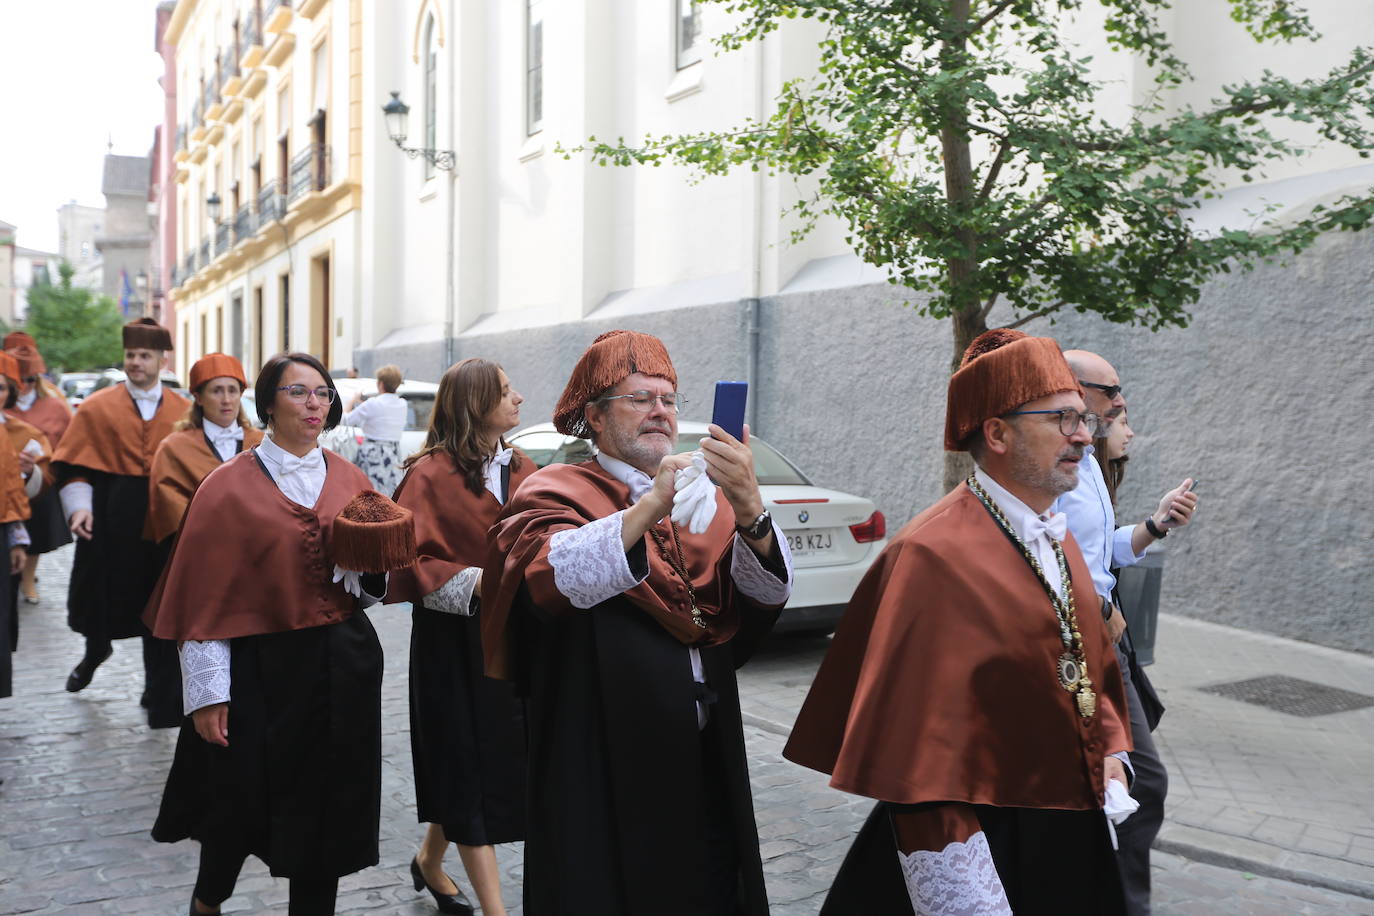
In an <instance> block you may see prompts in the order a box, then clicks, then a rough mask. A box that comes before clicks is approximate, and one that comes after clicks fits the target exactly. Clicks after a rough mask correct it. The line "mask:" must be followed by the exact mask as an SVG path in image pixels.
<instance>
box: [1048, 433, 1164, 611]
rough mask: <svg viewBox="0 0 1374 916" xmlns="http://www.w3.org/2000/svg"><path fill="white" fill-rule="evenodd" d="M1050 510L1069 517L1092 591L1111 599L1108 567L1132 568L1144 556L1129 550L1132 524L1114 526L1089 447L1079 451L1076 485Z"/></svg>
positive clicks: (1111, 579)
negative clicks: (1091, 581)
mask: <svg viewBox="0 0 1374 916" xmlns="http://www.w3.org/2000/svg"><path fill="white" fill-rule="evenodd" d="M1054 508H1055V509H1057V510H1059V511H1060V512H1063V513H1064V514H1065V515H1067V516H1068V517H1069V530H1070V531H1072V532H1073V539H1074V540H1075V541H1077V542H1078V549H1079V550H1081V551H1083V561H1084V562H1085V563H1087V564H1088V572H1090V573H1091V574H1092V577H1093V589H1094V590H1096V592H1097V593H1098V594H1099V595H1101V596H1102V597H1103V598H1111V596H1112V589H1113V588H1115V587H1116V576H1114V575H1112V567H1113V566H1134V565H1135V564H1137V563H1139V562H1140V561H1141V560H1143V559H1145V554H1144V553H1136V552H1135V551H1134V550H1132V549H1131V536H1132V535H1133V534H1134V533H1135V526H1134V525H1124V526H1122V527H1120V528H1118V527H1117V526H1116V510H1115V509H1113V508H1112V497H1111V495H1110V494H1109V493H1108V492H1107V482H1106V481H1105V480H1103V478H1102V466H1101V465H1100V464H1098V463H1097V457H1096V455H1095V454H1094V449H1093V447H1092V446H1091V445H1088V446H1084V448H1083V460H1082V461H1081V462H1079V464H1078V486H1077V487H1075V488H1074V489H1072V490H1070V491H1069V492H1067V493H1065V494H1064V495H1063V496H1060V497H1059V498H1058V499H1057V500H1055V501H1054Z"/></svg>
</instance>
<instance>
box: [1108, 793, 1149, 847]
mask: <svg viewBox="0 0 1374 916" xmlns="http://www.w3.org/2000/svg"><path fill="white" fill-rule="evenodd" d="M1139 807H1140V802H1138V801H1136V800H1135V799H1134V798H1131V793H1130V792H1128V791H1127V790H1126V787H1125V786H1123V785H1122V784H1121V780H1119V779H1109V780H1107V791H1106V793H1105V794H1104V795H1103V798H1102V813H1103V814H1105V815H1107V832H1108V833H1110V834H1111V835H1112V848H1113V849H1116V848H1117V845H1116V825H1117V824H1119V823H1121V822H1122V821H1124V820H1126V818H1128V817H1130V816H1131V815H1132V814H1135V812H1136V809H1138V808H1139Z"/></svg>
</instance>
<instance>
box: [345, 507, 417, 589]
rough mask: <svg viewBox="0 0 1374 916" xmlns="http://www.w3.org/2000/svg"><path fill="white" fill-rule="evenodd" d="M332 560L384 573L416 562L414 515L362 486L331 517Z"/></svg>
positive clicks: (363, 570) (351, 566)
mask: <svg viewBox="0 0 1374 916" xmlns="http://www.w3.org/2000/svg"><path fill="white" fill-rule="evenodd" d="M332 540H333V553H334V562H335V563H337V564H339V566H341V567H343V568H344V569H351V570H353V571H355V572H365V573H384V572H390V571H391V570H393V569H403V568H405V567H407V566H409V565H410V564H411V563H414V562H415V515H414V513H412V512H411V511H410V510H409V509H407V508H406V507H404V506H398V505H396V504H395V503H394V502H392V501H391V500H389V499H387V498H386V497H385V496H383V495H382V494H380V493H378V492H377V491H376V490H363V491H362V492H361V493H359V494H358V495H357V496H355V497H354V498H353V501H352V502H350V503H349V504H348V505H346V506H344V507H343V509H341V510H340V511H339V514H338V515H337V516H335V518H334V531H333V538H332Z"/></svg>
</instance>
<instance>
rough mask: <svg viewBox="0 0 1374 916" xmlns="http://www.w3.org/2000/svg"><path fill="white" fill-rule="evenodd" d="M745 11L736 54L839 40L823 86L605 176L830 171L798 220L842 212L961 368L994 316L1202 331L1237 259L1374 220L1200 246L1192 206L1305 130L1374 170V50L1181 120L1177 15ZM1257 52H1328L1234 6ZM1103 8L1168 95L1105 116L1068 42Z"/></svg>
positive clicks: (1285, 148) (1326, 219)
mask: <svg viewBox="0 0 1374 916" xmlns="http://www.w3.org/2000/svg"><path fill="white" fill-rule="evenodd" d="M706 2H710V3H713V4H715V5H718V6H720V7H723V8H724V9H725V10H726V11H728V12H729V13H731V14H732V15H733V16H734V21H735V22H736V25H735V26H734V27H733V28H732V29H731V30H730V31H728V32H727V33H726V34H724V35H723V37H721V38H720V39H719V41H718V43H719V45H720V47H721V48H722V49H724V50H727V51H728V50H735V49H738V48H740V47H741V46H743V45H744V44H746V43H748V42H752V41H755V40H759V39H762V38H763V37H764V36H766V35H767V34H768V33H770V32H772V31H774V30H775V29H777V28H778V27H779V25H780V24H782V23H783V22H785V21H787V20H790V19H795V18H803V19H813V20H818V21H819V22H821V23H823V24H824V26H825V29H826V32H825V37H824V38H823V40H822V43H821V63H820V67H819V70H818V72H816V73H814V74H811V75H808V76H805V77H801V78H798V79H793V80H791V81H789V82H787V83H785V84H784V85H783V87H782V89H781V92H780V93H779V95H778V96H777V98H776V100H775V102H776V103H775V105H774V106H772V107H771V113H768V114H767V115H766V116H765V117H764V118H763V119H762V120H759V121H754V120H750V121H746V122H745V123H743V124H740V125H736V126H734V127H732V128H730V129H724V130H720V131H710V132H703V133H697V134H687V135H669V136H661V137H647V138H645V139H644V140H643V142H641V143H640V144H639V145H635V146H631V145H628V144H627V143H626V142H625V140H624V139H623V138H621V139H620V140H619V141H617V142H615V143H606V142H600V141H597V140H596V138H591V139H590V140H589V141H588V143H587V144H586V145H585V146H582V147H578V148H577V149H576V150H567V151H565V152H567V153H572V152H577V151H589V152H590V153H591V154H592V156H593V157H594V159H596V160H597V161H599V162H601V163H602V164H615V165H630V164H634V163H641V164H655V165H656V164H659V163H662V162H676V163H680V164H686V165H689V166H692V167H695V168H696V169H698V170H699V171H700V173H703V174H722V173H725V172H727V171H728V170H730V169H731V168H732V167H735V166H741V165H743V166H749V167H752V168H755V169H758V168H764V169H767V170H769V171H771V172H782V173H790V174H793V175H814V176H815V177H816V179H817V180H818V183H819V190H818V192H817V193H816V194H815V195H814V196H811V197H807V198H804V199H803V200H801V201H800V202H799V203H798V204H796V205H795V207H794V208H793V209H794V210H795V212H796V214H797V215H798V216H799V217H800V223H799V226H800V228H799V229H797V230H796V231H795V232H794V233H793V235H794V237H799V236H801V235H804V234H805V233H806V232H807V231H809V230H810V228H811V227H812V226H813V225H814V223H815V220H816V218H817V216H818V215H820V214H822V213H828V214H833V215H834V216H836V217H838V218H839V219H840V220H841V221H842V223H843V224H844V225H845V226H846V227H847V229H848V233H847V241H848V243H849V244H850V245H851V246H852V247H853V248H854V250H855V251H856V252H857V253H858V254H859V256H860V257H862V258H863V259H864V260H865V261H867V262H868V263H870V264H874V265H879V266H882V267H884V268H886V269H887V270H888V272H889V277H890V279H891V281H892V282H893V283H895V284H899V285H901V286H905V287H908V288H910V289H913V290H916V291H919V292H923V293H926V294H927V295H926V296H923V297H922V298H921V300H920V301H918V302H916V303H914V306H915V308H916V309H918V310H919V311H920V312H922V313H924V314H928V315H931V316H934V317H937V318H947V317H952V318H954V344H955V347H954V353H955V358H956V359H957V356H958V354H959V353H960V352H961V351H962V349H963V346H964V345H965V344H966V343H967V342H968V341H969V340H971V339H972V337H973V336H975V335H976V334H977V333H979V332H980V331H982V330H984V329H985V327H986V319H987V317H988V314H989V313H990V312H991V310H992V308H993V306H994V305H996V304H997V303H998V302H999V301H1000V302H1005V303H1009V304H1010V305H1011V307H1012V309H1013V312H1014V319H1013V326H1015V325H1017V324H1022V323H1025V322H1026V321H1028V320H1030V319H1032V318H1034V317H1037V316H1041V315H1046V314H1053V313H1054V312H1056V311H1059V310H1061V309H1065V308H1071V309H1076V310H1078V311H1081V312H1095V313H1097V314H1099V315H1101V316H1102V317H1104V318H1106V319H1107V320H1110V321H1114V322H1122V323H1132V324H1141V325H1145V326H1147V327H1150V328H1152V329H1159V328H1161V327H1165V326H1186V324H1187V322H1188V313H1187V308H1188V306H1189V305H1190V304H1191V303H1193V302H1195V301H1196V299H1197V297H1198V295H1199V291H1200V287H1201V285H1202V283H1203V282H1205V281H1206V280H1207V279H1208V278H1209V277H1212V276H1214V275H1215V274H1217V273H1218V272H1222V271H1229V270H1231V269H1232V268H1233V267H1234V266H1237V265H1238V266H1240V267H1242V268H1245V269H1249V268H1251V267H1253V266H1254V265H1255V264H1256V263H1257V262H1259V261H1262V260H1265V259H1269V258H1273V257H1276V256H1282V255H1285V254H1291V253H1296V252H1299V251H1302V250H1303V249H1304V248H1306V247H1307V246H1309V245H1310V244H1311V243H1312V242H1313V241H1314V240H1315V239H1316V238H1317V237H1318V236H1319V235H1320V234H1321V233H1324V232H1327V231H1330V230H1334V229H1359V228H1363V227H1365V226H1366V225H1368V224H1369V223H1370V221H1371V219H1374V193H1367V194H1364V195H1358V196H1349V197H1346V198H1343V199H1341V200H1339V201H1336V202H1333V203H1328V204H1325V205H1321V206H1317V207H1315V208H1314V209H1312V210H1311V211H1310V212H1307V213H1306V214H1304V215H1300V216H1298V217H1296V218H1288V219H1285V220H1283V221H1282V222H1281V223H1280V222H1277V221H1274V220H1272V219H1270V218H1269V216H1267V215H1263V214H1262V215H1258V216H1255V217H1252V218H1247V219H1246V224H1245V225H1243V226H1233V227H1227V228H1225V229H1223V230H1221V231H1217V232H1206V233H1204V232H1201V231H1199V230H1198V229H1197V228H1196V227H1195V226H1194V224H1193V223H1192V222H1191V221H1190V218H1189V217H1190V211H1193V210H1195V209H1196V208H1197V207H1198V206H1200V204H1201V203H1202V202H1203V201H1205V200H1207V199H1208V198H1210V197H1214V196H1216V195H1217V193H1218V192H1219V191H1220V190H1222V189H1223V188H1224V187H1225V186H1226V185H1227V184H1229V183H1233V182H1234V180H1235V175H1236V174H1237V173H1239V174H1240V175H1242V176H1243V178H1244V179H1245V180H1246V181H1249V180H1252V178H1254V177H1257V176H1260V175H1262V174H1263V170H1264V168H1265V166H1266V164H1268V163H1271V162H1275V161H1279V160H1287V159H1292V158H1294V157H1297V156H1300V155H1302V154H1303V152H1304V150H1303V149H1302V147H1301V146H1300V144H1298V143H1296V142H1294V141H1292V140H1288V139H1285V138H1284V137H1283V136H1281V135H1280V134H1279V133H1278V132H1276V130H1275V125H1276V124H1277V123H1278V122H1281V121H1288V122H1296V123H1300V124H1304V125H1309V126H1310V128H1312V129H1313V130H1315V132H1316V134H1317V135H1319V136H1320V137H1321V138H1323V139H1324V140H1325V141H1328V142H1330V143H1332V144H1338V145H1341V146H1344V147H1348V148H1350V149H1352V150H1355V151H1357V152H1358V154H1359V155H1360V156H1361V157H1367V156H1368V152H1369V150H1370V149H1371V147H1374V142H1372V141H1374V135H1372V134H1371V130H1370V125H1371V123H1374V121H1371V118H1374V91H1371V76H1374V50H1371V49H1367V48H1362V49H1357V50H1356V51H1355V52H1354V53H1353V54H1352V55H1351V56H1350V57H1349V58H1348V59H1346V60H1343V61H1341V62H1339V63H1337V64H1336V65H1335V66H1333V67H1331V69H1330V71H1329V72H1328V73H1326V74H1325V75H1324V76H1322V77H1319V78H1315V79H1302V80H1299V79H1290V78H1287V77H1285V76H1283V75H1281V74H1279V73H1275V72H1272V71H1270V70H1264V71H1263V72H1262V73H1260V74H1259V75H1258V76H1257V77H1256V78H1255V79H1253V80H1249V81H1243V82H1239V83H1236V84H1233V85H1227V86H1223V87H1221V88H1220V89H1219V90H1218V95H1217V96H1216V98H1215V99H1214V100H1213V101H1212V102H1211V104H1210V105H1208V106H1207V107H1205V108H1204V109H1194V108H1191V107H1183V108H1179V107H1177V106H1175V105H1171V94H1172V93H1173V92H1174V90H1177V89H1178V88H1179V87H1181V86H1183V85H1184V84H1186V83H1188V82H1190V81H1192V79H1193V77H1192V75H1191V74H1190V72H1189V69H1188V66H1187V65H1186V63H1185V62H1184V61H1183V60H1182V59H1180V57H1179V56H1178V55H1177V54H1176V53H1175V50H1174V48H1173V47H1172V44H1171V42H1170V40H1169V38H1168V36H1167V34H1166V33H1165V31H1164V30H1163V28H1162V27H1161V25H1160V22H1159V19H1160V16H1161V15H1162V14H1163V13H1164V12H1165V11H1166V10H1167V9H1168V7H1169V6H1170V5H1171V4H1170V3H1169V2H1168V0H886V2H875V0H706ZM1228 2H1229V3H1230V12H1231V17H1232V18H1233V19H1234V20H1236V21H1237V22H1238V23H1240V24H1241V25H1242V26H1243V27H1244V28H1245V29H1246V30H1247V31H1248V32H1249V33H1250V35H1251V37H1252V38H1253V40H1254V41H1255V42H1257V43H1266V44H1267V43H1286V42H1306V41H1315V40H1317V38H1318V37H1319V36H1317V35H1316V33H1315V31H1314V29H1313V26H1312V24H1311V23H1310V21H1309V19H1308V16H1307V14H1306V12H1305V11H1304V10H1303V9H1302V8H1300V7H1299V6H1298V4H1297V3H1296V2H1293V0H1228ZM1087 5H1096V6H1099V7H1100V13H1099V14H1100V15H1102V16H1105V30H1106V39H1107V41H1108V43H1109V45H1110V47H1112V48H1113V49H1115V50H1119V51H1124V52H1128V53H1130V54H1133V55H1137V56H1138V57H1139V58H1140V59H1142V60H1143V61H1144V63H1145V64H1147V65H1148V67H1149V72H1150V74H1151V75H1152V79H1153V85H1152V86H1151V87H1150V89H1151V91H1150V92H1148V93H1147V94H1146V95H1145V96H1144V98H1143V99H1142V100H1139V101H1138V102H1137V103H1136V104H1135V105H1134V107H1133V108H1132V109H1131V110H1130V111H1129V112H1128V113H1127V115H1128V116H1127V117H1118V118H1115V119H1112V118H1108V117H1104V116H1103V114H1102V113H1101V112H1100V111H1099V108H1098V106H1099V104H1100V102H1099V97H1100V94H1101V92H1102V90H1103V89H1104V86H1103V85H1102V84H1101V83H1100V82H1098V81H1097V80H1096V79H1095V78H1094V77H1093V75H1092V71H1091V66H1092V61H1091V58H1090V57H1088V56H1087V55H1086V53H1085V52H1083V51H1082V50H1081V49H1079V48H1077V47H1075V46H1074V45H1073V44H1072V43H1071V42H1070V41H1069V40H1068V38H1067V37H1066V36H1068V35H1069V34H1070V30H1069V29H1068V28H1067V27H1066V26H1067V24H1068V20H1069V19H1070V17H1073V16H1075V15H1078V14H1080V13H1082V12H1083V8H1084V7H1085V6H1087Z"/></svg>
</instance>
